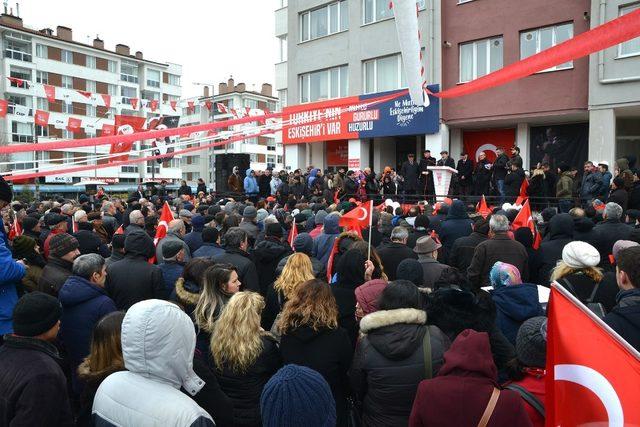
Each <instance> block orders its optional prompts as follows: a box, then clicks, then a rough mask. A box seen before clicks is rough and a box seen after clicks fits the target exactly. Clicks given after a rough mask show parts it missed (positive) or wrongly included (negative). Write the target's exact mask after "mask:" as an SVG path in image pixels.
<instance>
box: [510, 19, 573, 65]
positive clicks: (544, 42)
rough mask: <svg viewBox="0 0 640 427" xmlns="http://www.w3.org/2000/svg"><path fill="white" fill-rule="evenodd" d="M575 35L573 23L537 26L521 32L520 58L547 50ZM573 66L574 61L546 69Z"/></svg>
mask: <svg viewBox="0 0 640 427" xmlns="http://www.w3.org/2000/svg"><path fill="white" fill-rule="evenodd" d="M572 37H573V24H561V25H554V26H552V27H544V28H536V29H534V30H529V31H523V32H521V33H520V59H524V58H527V57H529V56H531V55H535V54H536V53H540V52H542V51H543V50H547V49H549V48H550V47H553V46H555V45H557V44H560V43H562V42H564V41H566V40H569V39H570V38H572ZM572 67H573V61H569V62H565V63H564V64H560V65H556V66H555V67H551V68H548V69H546V70H544V71H555V70H564V69H567V68H572Z"/></svg>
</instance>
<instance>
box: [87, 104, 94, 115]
mask: <svg viewBox="0 0 640 427" xmlns="http://www.w3.org/2000/svg"><path fill="white" fill-rule="evenodd" d="M86 115H87V117H96V115H97V113H96V107H95V106H94V105H87V113H86Z"/></svg>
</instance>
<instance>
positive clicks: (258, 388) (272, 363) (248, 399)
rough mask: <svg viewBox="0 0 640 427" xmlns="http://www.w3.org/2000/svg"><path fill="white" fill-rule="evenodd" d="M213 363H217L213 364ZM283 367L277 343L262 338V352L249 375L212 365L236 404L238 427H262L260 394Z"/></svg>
mask: <svg viewBox="0 0 640 427" xmlns="http://www.w3.org/2000/svg"><path fill="white" fill-rule="evenodd" d="M211 363H213V361H211ZM281 366H282V359H281V358H280V352H279V351H278V347H277V345H276V342H275V340H274V339H273V338H272V337H270V336H266V335H263V336H262V352H261V353H260V356H258V359H257V360H256V361H255V362H254V364H253V365H252V366H251V367H250V368H249V369H248V370H247V372H245V373H237V372H233V371H232V370H231V369H229V368H227V367H223V368H222V371H220V370H218V369H217V368H216V367H215V365H211V367H212V368H213V369H212V370H213V371H214V373H215V376H216V378H217V379H218V383H219V384H220V388H221V389H222V391H223V392H224V394H226V395H227V396H228V397H229V399H230V400H231V402H232V404H233V422H234V425H235V426H260V425H261V417H260V395H261V394H262V389H263V387H264V385H265V384H266V383H267V381H269V378H271V376H273V374H275V373H276V372H277V371H278V369H280V367H281Z"/></svg>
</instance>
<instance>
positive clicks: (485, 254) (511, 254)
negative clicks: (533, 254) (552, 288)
mask: <svg viewBox="0 0 640 427" xmlns="http://www.w3.org/2000/svg"><path fill="white" fill-rule="evenodd" d="M528 258H529V257H528V255H527V250H526V249H525V248H524V246H522V244H521V243H519V242H516V241H514V240H511V239H510V238H509V236H507V235H506V233H497V234H496V235H495V236H494V237H493V238H491V239H489V240H486V241H484V242H482V243H480V244H479V245H478V246H476V249H475V251H474V252H473V258H472V260H471V265H469V268H468V269H467V277H468V278H469V280H470V281H471V283H472V284H473V285H475V286H476V287H477V288H479V287H481V286H487V284H489V271H491V267H493V265H494V264H495V263H496V262H497V261H502V262H506V263H508V264H511V265H514V266H516V267H517V268H518V270H519V271H520V274H521V276H522V280H527V279H528V278H529V277H528V274H529V260H528Z"/></svg>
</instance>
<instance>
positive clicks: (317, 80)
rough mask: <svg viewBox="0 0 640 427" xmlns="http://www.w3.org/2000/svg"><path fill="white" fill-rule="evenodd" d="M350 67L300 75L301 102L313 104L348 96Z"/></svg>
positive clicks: (344, 66)
mask: <svg viewBox="0 0 640 427" xmlns="http://www.w3.org/2000/svg"><path fill="white" fill-rule="evenodd" d="M348 79H349V73H348V67H347V66H346V65H343V66H342V67H335V68H330V69H328V70H321V71H315V72H313V73H308V74H301V75H300V80H299V81H300V102H301V103H302V102H313V101H318V100H322V99H331V98H341V97H344V96H347V92H348V91H349V85H348Z"/></svg>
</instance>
